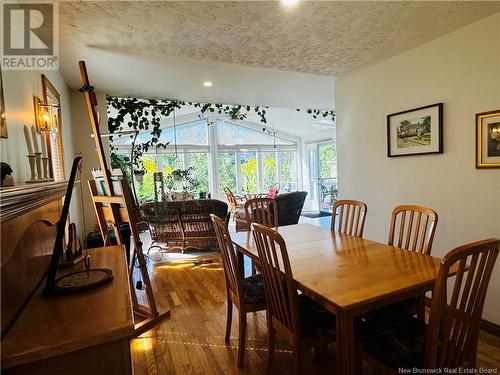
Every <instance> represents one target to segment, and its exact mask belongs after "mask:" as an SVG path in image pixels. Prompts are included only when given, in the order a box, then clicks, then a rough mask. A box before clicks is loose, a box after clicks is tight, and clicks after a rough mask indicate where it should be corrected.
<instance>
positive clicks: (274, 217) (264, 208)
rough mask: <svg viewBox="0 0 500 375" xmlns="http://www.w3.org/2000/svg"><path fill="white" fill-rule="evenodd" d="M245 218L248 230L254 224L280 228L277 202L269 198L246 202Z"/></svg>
mask: <svg viewBox="0 0 500 375" xmlns="http://www.w3.org/2000/svg"><path fill="white" fill-rule="evenodd" d="M245 216H246V219H247V225H248V229H249V230H250V226H251V224H252V223H256V224H262V225H265V226H266V227H277V226H278V222H279V221H278V206H277V205H276V200H274V199H269V198H254V199H249V200H248V201H246V202H245Z"/></svg>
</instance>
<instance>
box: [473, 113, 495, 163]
mask: <svg viewBox="0 0 500 375" xmlns="http://www.w3.org/2000/svg"><path fill="white" fill-rule="evenodd" d="M476 168H500V109H498V110H496V111H489V112H482V113H477V114H476Z"/></svg>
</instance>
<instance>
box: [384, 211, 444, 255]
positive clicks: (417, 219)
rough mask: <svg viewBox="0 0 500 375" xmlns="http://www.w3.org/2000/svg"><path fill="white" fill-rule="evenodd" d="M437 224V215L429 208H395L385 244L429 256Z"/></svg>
mask: <svg viewBox="0 0 500 375" xmlns="http://www.w3.org/2000/svg"><path fill="white" fill-rule="evenodd" d="M437 222H438V214H437V213H436V211H434V210H432V209H430V208H427V207H423V206H415V205H402V206H397V207H396V208H394V210H392V215H391V226H390V229H389V239H388V240H387V244H388V245H390V246H396V247H399V248H400V249H405V250H410V251H415V252H418V253H422V254H426V255H431V249H432V241H433V240H434V233H435V232H436V226H437Z"/></svg>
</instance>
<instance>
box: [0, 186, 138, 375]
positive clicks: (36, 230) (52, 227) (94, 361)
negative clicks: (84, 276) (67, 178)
mask: <svg viewBox="0 0 500 375" xmlns="http://www.w3.org/2000/svg"><path fill="white" fill-rule="evenodd" d="M66 187H67V183H66V182H50V183H40V184H27V185H20V186H15V187H8V188H1V189H0V221H1V249H0V251H1V280H2V284H1V324H2V326H1V327H2V342H1V368H2V373H4V372H5V373H6V374H130V373H132V370H131V357H130V344H129V339H130V337H131V336H132V335H133V334H134V323H133V315H132V307H131V299H130V298H131V297H130V285H129V281H128V272H127V263H126V259H125V251H124V250H123V247H122V246H112V247H106V248H98V249H93V250H91V251H89V254H90V255H91V256H92V267H105V268H110V269H112V270H113V272H114V278H113V281H112V282H111V283H110V284H108V285H106V286H104V287H102V288H99V289H96V290H94V291H89V292H85V293H81V294H76V295H71V296H58V297H50V298H44V297H42V295H41V291H42V289H43V280H44V278H45V275H46V272H47V268H48V264H49V261H50V256H51V254H52V250H53V246H54V241H55V234H56V223H57V221H58V220H59V216H60V212H61V209H62V198H63V196H64V194H65V192H66ZM82 268H83V265H82V264H79V265H77V266H75V267H72V268H70V269H68V270H67V271H65V272H66V273H67V272H74V271H77V270H81V269H82Z"/></svg>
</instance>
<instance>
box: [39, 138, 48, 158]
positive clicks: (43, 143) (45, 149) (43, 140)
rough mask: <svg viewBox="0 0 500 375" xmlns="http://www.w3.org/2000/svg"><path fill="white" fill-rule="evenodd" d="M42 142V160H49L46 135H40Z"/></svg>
mask: <svg viewBox="0 0 500 375" xmlns="http://www.w3.org/2000/svg"><path fill="white" fill-rule="evenodd" d="M40 142H42V158H47V157H48V155H47V142H46V140H45V133H44V132H42V134H40Z"/></svg>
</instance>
